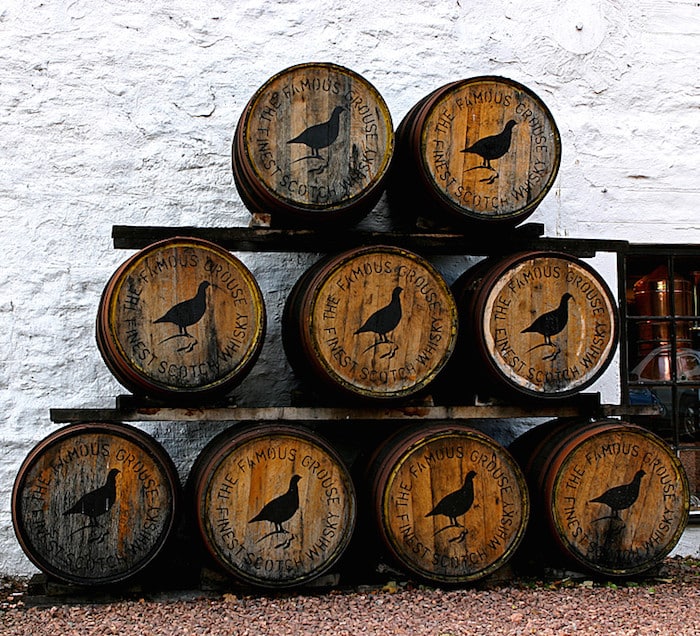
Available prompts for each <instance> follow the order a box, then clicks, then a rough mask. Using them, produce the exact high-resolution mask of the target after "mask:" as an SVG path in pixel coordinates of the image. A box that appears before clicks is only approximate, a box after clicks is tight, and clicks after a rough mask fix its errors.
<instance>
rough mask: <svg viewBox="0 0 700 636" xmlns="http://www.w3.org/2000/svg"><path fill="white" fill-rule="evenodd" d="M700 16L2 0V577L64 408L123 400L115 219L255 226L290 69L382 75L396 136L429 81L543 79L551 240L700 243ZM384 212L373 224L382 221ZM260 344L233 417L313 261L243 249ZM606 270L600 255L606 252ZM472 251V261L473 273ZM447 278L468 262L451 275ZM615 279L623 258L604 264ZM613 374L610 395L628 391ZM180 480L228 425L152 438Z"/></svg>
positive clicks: (25, 570)
mask: <svg viewBox="0 0 700 636" xmlns="http://www.w3.org/2000/svg"><path fill="white" fill-rule="evenodd" d="M699 36H700V7H699V6H698V3H697V2H695V1H694V0H693V1H690V0H653V1H652V0H636V1H634V2H632V1H625V0H590V1H589V2H580V1H579V0H559V1H556V2H554V1H550V0H527V1H521V0H490V1H489V2H484V3H474V2H470V1H469V0H403V1H401V2H391V3H390V2H377V0H353V1H352V2H347V1H343V0H327V1H326V0H298V1H293V0H277V1H271V0H235V1H233V0H232V1H228V0H227V1H224V0H222V1H218V2H217V1H214V0H201V1H198V2H194V1H189V2H188V1H185V0H179V1H177V0H176V1H168V2H166V1H164V0H151V1H150V2H148V3H144V2H136V1H123V2H121V1H120V2H118V1H116V0H112V1H108V0H103V1H101V2H88V1H86V0H76V1H73V2H64V1H60V0H57V1H56V2H40V1H39V0H5V1H4V2H3V3H2V6H0V166H2V169H1V170H0V236H1V237H2V255H3V266H2V270H1V271H0V406H1V408H0V574H11V575H26V574H30V573H32V572H33V571H34V568H33V566H32V565H31V564H30V563H29V561H28V560H27V559H26V558H25V557H24V555H23V553H22V551H21V549H20V548H19V545H18V544H17V542H16V539H15V537H14V533H13V530H12V522H11V513H10V495H11V489H12V484H13V480H14V477H15V475H16V473H17V470H18V468H19V466H20V463H21V462H22V460H23V458H24V457H25V456H26V454H27V453H28V452H29V450H30V449H31V448H32V447H33V446H34V445H35V444H36V443H37V442H38V441H39V440H40V439H42V438H43V437H45V436H46V435H47V434H49V433H50V432H51V431H52V430H54V429H55V428H57V425H54V424H52V423H51V421H50V419H49V415H48V413H49V409H50V408H52V407H75V408H79V407H100V406H111V405H112V403H113V397H114V396H115V395H118V394H120V393H122V392H123V389H122V388H121V387H120V386H119V385H118V384H117V383H116V381H115V380H114V379H113V378H112V376H111V375H110V374H109V373H108V371H107V370H106V368H105V366H104V364H103V363H102V360H101V358H100V356H99V353H98V351H97V348H96V345H95V344H94V326H93V325H94V319H95V312H96V308H97V304H98V301H99V297H100V294H101V292H102V289H103V287H104V285H105V283H106V281H107V279H108V278H109V276H110V275H111V274H112V272H113V271H114V269H115V268H116V267H117V265H118V264H119V263H120V262H121V261H122V260H124V259H125V258H126V257H127V255H128V254H129V253H128V252H119V251H117V250H114V249H113V247H112V242H111V237H110V232H111V227H112V225H113V224H126V225H201V226H235V225H247V223H248V213H247V211H246V210H245V208H244V206H243V205H242V203H241V200H240V198H239V196H238V194H237V192H236V190H235V187H234V185H233V180H232V175H231V168H230V144H231V138H232V135H233V130H234V126H235V124H236V122H237V119H238V117H239V115H240V113H241V111H242V109H243V107H244V105H245V103H246V101H247V99H248V98H249V97H250V95H251V94H252V93H253V92H254V91H255V89H256V88H257V87H258V86H259V85H260V84H262V83H263V82H264V81H266V80H267V79H268V77H270V76H271V75H272V74H274V73H276V72H277V71H279V70H282V69H283V68H286V67H287V66H291V65H293V64H298V63H302V62H314V61H328V62H335V63H337V64H341V65H344V66H347V67H349V68H351V69H353V70H355V71H356V72H358V73H360V74H361V75H363V76H364V77H366V78H367V79H368V80H370V81H371V82H372V83H373V84H374V85H375V86H376V87H377V89H378V90H379V91H380V93H381V94H382V95H383V96H384V98H385V100H386V102H387V104H388V105H389V108H390V110H391V113H392V116H393V118H394V123H395V124H398V122H399V121H400V119H401V118H402V117H403V115H404V114H405V113H406V112H407V111H408V109H409V108H410V107H411V106H412V105H413V104H414V103H415V102H416V101H418V100H419V99H420V98H421V97H423V96H424V95H426V94H427V93H428V92H430V91H431V90H433V89H435V88H437V87H439V86H441V85H443V84H445V83H447V82H448V81H452V80H455V79H461V78H466V77H472V76H476V75H484V74H494V75H502V76H504V77H509V78H512V79H514V80H516V81H519V82H521V83H523V84H525V85H527V86H529V87H530V88H532V89H533V90H534V91H535V92H536V93H537V94H538V95H539V96H540V97H541V98H542V99H543V100H544V101H545V103H547V105H548V106H549V108H550V109H551V111H552V113H553V115H554V118H555V120H556V121H557V123H558V126H559V128H560V131H561V135H562V143H563V158H562V164H561V169H560V172H559V177H558V179H557V182H556V185H555V188H554V189H553V190H552V191H551V192H550V193H549V195H548V196H547V198H546V199H545V201H544V202H543V203H542V205H541V206H540V208H539V209H538V211H537V212H536V213H535V214H534V215H533V216H532V217H531V218H530V220H531V221H538V222H543V223H544V224H545V227H546V234H547V235H549V236H568V237H581V238H585V237H594V238H623V239H628V240H631V241H637V242H650V241H665V242H697V243H700V214H699V213H698V211H699V210H700V188H699V186H698V167H699V166H700V154H699V153H700V150H699V148H700V130H699V126H700V123H699V122H700V118H699V117H698V114H699V113H698V107H699V106H700V103H699V102H700V100H699V98H700V86H699V85H698V72H697V69H698V60H699V59H700V55H699V53H700V44H699V43H700V37H699ZM387 222H388V221H387V216H386V205H385V203H384V201H382V202H380V204H379V206H378V207H377V209H376V210H375V212H374V213H373V214H372V215H371V217H370V218H368V219H367V220H366V221H365V224H367V225H370V226H372V227H385V226H386V224H387ZM240 256H241V257H242V259H243V260H244V261H245V262H246V263H247V264H248V265H249V267H250V268H251V269H252V271H253V273H254V274H255V276H256V277H257V278H258V280H259V282H260V285H261V287H262V289H263V291H264V293H265V300H266V303H267V307H268V311H269V324H268V337H267V340H266V345H265V349H264V352H263V355H262V357H261V359H260V361H259V363H258V365H257V366H256V368H255V370H254V371H253V373H252V374H251V375H250V377H249V378H248V379H246V381H245V382H244V384H243V385H242V386H241V387H240V388H239V389H238V390H237V391H236V395H237V396H238V398H239V403H240V404H245V405H258V404H271V403H279V404H284V403H288V401H289V391H290V389H291V387H292V386H293V382H292V381H291V380H286V379H285V378H286V377H289V376H290V375H291V372H290V370H289V367H288V366H287V364H286V362H285V360H284V356H283V354H282V350H281V342H280V336H279V327H280V315H281V311H282V306H283V303H284V299H285V296H286V293H287V292H288V290H289V288H290V286H291V284H292V282H293V281H294V280H295V279H296V277H297V276H298V275H299V274H300V273H301V272H302V271H303V270H304V268H305V267H306V266H307V265H308V264H309V263H310V262H312V261H313V260H314V256H313V255H295V254H291V255H280V254H274V255H256V254H250V253H244V254H241V255H240ZM604 260H605V259H604ZM466 262H467V261H466V259H465V260H464V263H466ZM439 266H440V267H442V268H443V270H444V272H445V275H446V276H447V278H448V279H450V280H452V279H454V277H455V276H456V275H457V274H458V273H459V272H460V271H461V270H462V269H464V267H463V263H455V262H454V260H453V261H449V262H448V261H445V262H440V263H439ZM600 267H601V270H602V271H604V272H605V273H606V276H608V278H609V282H610V284H611V286H613V288H614V285H615V281H614V262H610V259H608V261H607V262H603V263H601V264H600ZM617 382H618V378H617V375H616V373H615V370H614V369H613V370H611V372H610V373H608V374H607V375H606V377H605V378H604V379H603V380H601V382H600V383H599V384H600V386H598V387H595V388H601V389H602V390H603V392H604V397H606V398H607V399H613V400H614V399H616V395H617V386H618V384H617ZM144 428H145V429H146V430H148V431H149V432H152V433H154V434H155V435H156V436H157V437H158V438H159V439H160V440H161V441H163V443H164V444H165V446H166V448H167V449H168V450H169V451H170V452H171V453H172V454H173V456H174V457H175V458H176V461H177V463H178V466H179V468H180V470H181V472H182V473H183V475H184V474H185V473H186V471H187V469H188V468H189V465H190V464H191V462H192V460H193V459H194V456H195V455H196V453H197V452H198V451H199V449H201V447H202V446H203V445H204V443H205V442H206V441H208V439H210V438H211V437H212V436H213V435H214V433H216V432H218V430H220V428H221V426H212V425H181V424H173V423H164V424H157V425H156V424H153V425H147V426H144Z"/></svg>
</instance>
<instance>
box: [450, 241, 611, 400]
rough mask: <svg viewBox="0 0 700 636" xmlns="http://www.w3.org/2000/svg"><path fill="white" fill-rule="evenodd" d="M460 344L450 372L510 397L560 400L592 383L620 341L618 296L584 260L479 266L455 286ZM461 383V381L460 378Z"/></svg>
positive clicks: (543, 256) (523, 257)
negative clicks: (616, 300)
mask: <svg viewBox="0 0 700 636" xmlns="http://www.w3.org/2000/svg"><path fill="white" fill-rule="evenodd" d="M453 292H454V295H455V298H456V299H457V304H458V306H459V315H460V344H459V346H458V351H457V352H456V353H455V355H454V356H453V365H452V366H453V367H454V372H453V373H451V375H452V376H453V380H454V381H455V382H456V384H457V389H458V390H459V389H460V382H461V388H462V389H463V390H466V389H467V388H469V387H470V386H471V384H472V383H473V384H475V385H478V386H479V387H480V388H481V389H482V390H483V391H491V392H492V394H495V395H499V396H501V397H506V398H510V399H511V400H512V399H518V398H519V399H530V398H536V399H559V398H566V397H570V396H571V395H574V394H576V393H578V392H580V391H582V390H583V389H585V388H586V387H588V386H590V385H591V384H592V383H593V382H595V381H596V380H597V379H598V378H599V377H600V376H601V375H602V374H603V373H604V371H605V370H606V368H607V367H608V365H609V364H610V362H611V361H612V359H613V356H614V354H615V349H616V346H617V338H618V312H617V307H616V304H615V298H614V296H613V294H612V292H611V291H610V289H609V287H608V286H607V284H606V283H605V281H604V279H603V278H602V277H601V276H600V274H599V273H598V272H596V271H595V270H594V269H593V267H592V266H591V265H590V264H588V263H586V262H585V261H583V260H581V259H578V258H575V257H573V256H571V255H568V254H564V253H561V252H549V251H537V252H520V253H517V254H513V255H511V256H508V257H505V258H494V259H490V260H485V261H482V262H480V263H478V264H477V265H476V266H475V267H474V268H472V269H470V270H468V271H467V272H465V273H464V274H463V275H462V276H461V277H460V278H459V279H458V280H457V281H456V282H455V283H454V285H453ZM460 378H463V380H460Z"/></svg>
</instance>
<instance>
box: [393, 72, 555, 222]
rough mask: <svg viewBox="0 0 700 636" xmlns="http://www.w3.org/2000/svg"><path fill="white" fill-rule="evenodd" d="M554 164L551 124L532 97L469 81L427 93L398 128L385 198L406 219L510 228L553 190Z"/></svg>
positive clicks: (506, 86) (486, 80)
mask: <svg viewBox="0 0 700 636" xmlns="http://www.w3.org/2000/svg"><path fill="white" fill-rule="evenodd" d="M560 160H561V140H560V137H559V131H558V129H557V126H556V123H555V122H554V119H553V117H552V114H551V113H550V111H549V109H548V108H547V106H546V105H545V104H544V103H543V102H542V100H541V99H540V98H539V97H538V96H537V95H536V94H535V93H534V92H533V91H532V90H530V89H529V88H527V87H526V86H523V85H522V84H519V83H518V82H515V81H513V80H510V79H506V78H502V77H494V76H483V77H474V78H470V79H465V80H461V81H456V82H451V83H449V84H446V85H445V86H442V87H440V88H438V89H437V90H435V91H433V92H431V93H430V94H428V95H427V96H425V97H424V98H423V99H421V100H420V101H419V102H418V103H417V104H416V105H415V106H414V107H413V108H412V109H411V110H410V111H409V112H408V113H407V114H406V116H405V117H404V118H403V119H402V120H401V122H400V124H399V126H398V128H397V130H396V152H395V162H394V167H393V168H392V173H393V174H392V177H391V180H390V181H391V182H390V185H389V192H390V196H391V199H392V200H393V201H396V202H397V206H396V207H398V208H402V209H403V213H404V214H408V213H409V212H410V211H415V210H417V209H418V210H421V214H422V215H423V216H429V215H430V214H431V213H432V214H434V216H435V217H436V220H438V221H442V220H445V221H447V222H448V223H451V224H455V225H458V226H463V227H478V228H480V229H481V230H492V229H495V228H499V229H500V228H504V227H512V226H515V225H517V224H518V223H520V222H522V221H524V220H525V219H526V218H527V217H528V216H530V215H531V214H532V213H533V212H534V210H535V209H536V208H537V206H538V205H539V204H540V203H541V201H542V200H543V199H544V197H545V196H546V194H547V193H548V192H549V190H550V189H551V188H552V185H553V184H554V180H555V178H556V176H557V172H558V170H559V164H560Z"/></svg>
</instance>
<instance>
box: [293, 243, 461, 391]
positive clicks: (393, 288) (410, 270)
mask: <svg viewBox="0 0 700 636" xmlns="http://www.w3.org/2000/svg"><path fill="white" fill-rule="evenodd" d="M282 336H283V343H284V348H285V352H286V353H287V357H288V358H289V361H290V363H291V364H292V366H293V367H294V369H295V372H297V374H298V375H299V376H300V377H302V378H305V379H308V380H310V381H311V384H315V385H316V386H317V387H318V388H319V389H320V390H322V391H323V390H327V389H330V391H331V392H332V393H333V394H335V395H339V396H345V397H349V398H354V399H367V400H375V401H382V400H385V401H386V400H398V399H402V398H407V397H410V396H413V395H415V394H417V393H419V392H421V391H423V390H424V389H426V388H427V387H428V386H429V384H430V383H431V382H432V381H433V380H434V379H435V378H436V376H437V375H438V373H439V372H440V371H441V370H442V369H443V368H444V366H445V364H446V363H447V361H448V360H449V357H450V355H451V353H452V351H453V349H454V346H455V344H456V338H457V308H456V305H455V302H454V298H453V296H452V293H451V291H450V289H449V287H448V286H447V284H446V283H445V281H444V279H443V278H442V276H441V275H440V273H439V272H438V271H437V270H436V269H435V267H434V266H433V265H432V264H431V263H429V262H428V261H426V260H425V259H423V258H422V257H420V256H418V255H416V254H413V253H412V252H409V251H407V250H403V249H399V248H396V247H391V246H385V245H378V246H370V247H361V248H356V249H352V250H349V251H347V252H343V253H342V254H339V255H333V256H331V257H329V258H326V259H323V260H321V261H319V262H318V263H317V264H316V265H314V266H312V267H311V268H309V270H307V272H305V273H304V274H303V275H302V276H301V277H300V279H299V281H298V282H297V283H296V285H295V286H294V288H293V289H292V292H291V293H290V296H289V298H288V300H287V303H286V306H285V311H284V316H283V332H282Z"/></svg>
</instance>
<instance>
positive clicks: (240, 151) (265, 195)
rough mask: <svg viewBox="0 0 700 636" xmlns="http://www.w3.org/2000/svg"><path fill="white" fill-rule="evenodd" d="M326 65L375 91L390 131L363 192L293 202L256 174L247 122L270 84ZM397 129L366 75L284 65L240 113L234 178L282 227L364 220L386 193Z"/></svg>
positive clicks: (252, 204) (250, 202)
mask: <svg viewBox="0 0 700 636" xmlns="http://www.w3.org/2000/svg"><path fill="white" fill-rule="evenodd" d="M308 69H311V70H314V69H323V70H328V71H329V72H334V73H337V74H339V75H340V76H347V77H348V78H352V79H354V80H355V81H357V82H360V83H362V85H363V86H364V88H365V89H366V90H367V91H368V92H369V93H370V94H372V95H373V97H374V99H375V101H376V105H375V108H376V109H377V110H381V111H382V113H381V114H382V117H383V119H384V123H385V129H386V134H387V137H388V138H387V144H386V148H384V151H385V156H384V157H382V161H381V169H380V170H379V171H378V173H377V176H376V177H375V178H374V179H373V180H372V183H371V184H370V185H369V186H368V187H367V188H364V189H363V190H362V191H361V192H360V193H358V194H356V195H355V196H353V197H351V198H350V199H349V200H347V201H342V202H339V203H336V204H333V205H324V204H317V205H314V204H311V203H309V204H304V205H302V204H301V203H297V202H294V201H293V200H291V199H287V198H284V197H282V196H281V195H280V194H279V193H277V192H275V191H274V190H272V189H271V188H269V187H267V186H266V184H265V183H264V179H262V178H261V177H260V176H259V175H257V174H256V172H255V168H254V161H253V160H252V159H251V158H250V149H249V147H248V146H247V145H246V143H245V134H246V130H247V129H248V122H249V120H250V118H251V116H252V113H253V109H254V107H255V104H256V102H257V101H258V99H259V98H260V97H261V96H262V95H264V93H265V91H266V90H267V89H268V87H270V86H272V85H274V83H275V82H276V81H277V80H279V79H281V78H284V77H285V76H293V74H294V73H296V72H297V71H304V70H308ZM394 145H395V139H394V130H393V124H392V120H391V114H390V112H389V108H388V106H387V105H386V102H385V101H384V99H383V97H382V96H381V94H380V93H379V91H378V90H377V89H376V87H375V86H374V85H373V84H372V83H371V82H369V81H368V80H367V79H366V78H364V77H363V76H361V75H360V74H358V73H356V72H355V71H353V70H351V69H349V68H346V67H344V66H341V65H339V64H335V63H330V62H320V63H302V64H296V65H293V66H290V67H288V68H286V69H283V70H281V71H279V72H277V73H276V74H274V75H273V76H271V77H270V78H268V80H267V81H266V82H265V83H264V84H262V85H261V86H260V87H259V88H258V89H257V90H256V91H255V93H254V94H253V95H252V96H251V97H250V99H249V100H248V102H247V104H246V106H245V108H244V109H243V112H242V113H241V116H240V117H239V120H238V123H237V126H236V129H235V133H234V139H233V143H232V152H231V158H232V169H233V176H234V181H235V183H236V186H237V188H238V189H239V192H240V194H241V198H242V200H243V202H244V204H245V205H246V207H248V209H249V210H250V211H251V212H252V213H254V214H255V213H259V214H260V213H263V214H264V213H269V214H271V215H272V217H273V219H274V222H275V224H276V225H280V226H282V227H302V228H308V227H317V226H322V227H343V226H347V225H351V224H355V223H357V222H359V221H361V220H362V219H363V218H364V217H365V216H366V215H367V214H368V213H369V212H370V211H371V210H372V209H373V208H374V206H375V205H376V204H377V203H378V201H379V199H380V198H381V196H382V194H383V193H384V190H385V187H386V183H387V180H388V178H389V174H390V167H391V163H392V161H393V154H394Z"/></svg>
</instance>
